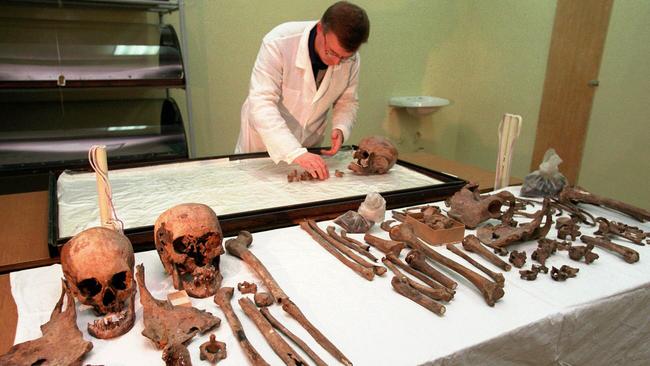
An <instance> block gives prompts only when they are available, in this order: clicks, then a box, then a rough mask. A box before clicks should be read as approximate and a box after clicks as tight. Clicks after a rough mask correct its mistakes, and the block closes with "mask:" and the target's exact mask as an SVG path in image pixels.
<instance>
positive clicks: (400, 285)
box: [390, 276, 446, 315]
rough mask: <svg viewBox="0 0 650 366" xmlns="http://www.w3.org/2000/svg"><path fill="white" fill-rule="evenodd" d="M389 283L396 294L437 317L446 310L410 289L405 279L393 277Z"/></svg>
mask: <svg viewBox="0 0 650 366" xmlns="http://www.w3.org/2000/svg"><path fill="white" fill-rule="evenodd" d="M390 283H391V285H393V288H394V289H395V291H397V293H399V294H400V295H402V296H404V297H406V298H408V299H410V300H412V301H414V302H415V303H417V304H419V305H420V306H422V307H424V308H425V309H427V310H429V311H430V312H432V313H434V314H437V315H442V314H444V313H445V310H446V309H445V307H444V306H443V305H441V304H440V303H438V302H436V301H434V300H432V299H431V298H429V297H427V296H425V295H423V294H422V293H421V292H420V291H418V290H416V289H415V288H413V287H411V285H409V283H408V281H407V280H406V277H400V276H394V277H393V279H392V280H391V281H390Z"/></svg>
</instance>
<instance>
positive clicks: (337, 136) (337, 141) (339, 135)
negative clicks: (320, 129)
mask: <svg viewBox="0 0 650 366" xmlns="http://www.w3.org/2000/svg"><path fill="white" fill-rule="evenodd" d="M341 145H343V131H341V130H339V129H338V128H334V129H332V147H331V148H330V149H329V150H325V149H323V150H321V151H320V153H321V154H323V155H325V156H332V155H334V154H336V153H337V152H338V151H339V149H340V148H341Z"/></svg>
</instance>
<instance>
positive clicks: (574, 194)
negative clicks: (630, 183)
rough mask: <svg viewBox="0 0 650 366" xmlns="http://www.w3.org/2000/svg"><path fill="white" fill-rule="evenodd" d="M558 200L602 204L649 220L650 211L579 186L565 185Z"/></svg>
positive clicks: (640, 219) (638, 218) (640, 218)
mask: <svg viewBox="0 0 650 366" xmlns="http://www.w3.org/2000/svg"><path fill="white" fill-rule="evenodd" d="M559 197H560V202H580V203H588V204H592V205H596V206H604V207H607V208H610V209H612V210H616V211H619V212H622V213H624V214H627V215H630V216H632V217H634V218H635V219H637V220H638V221H640V222H645V221H650V211H648V210H644V209H642V208H639V207H635V206H632V205H630V204H627V203H625V202H621V201H617V200H614V199H611V198H607V197H603V196H598V195H596V194H593V193H591V192H588V191H586V190H584V189H582V188H580V187H569V186H566V187H564V189H563V190H562V192H560V194H559Z"/></svg>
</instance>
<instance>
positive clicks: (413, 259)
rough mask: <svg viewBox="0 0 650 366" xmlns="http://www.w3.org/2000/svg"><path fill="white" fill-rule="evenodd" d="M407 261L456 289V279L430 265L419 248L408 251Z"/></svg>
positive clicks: (443, 283) (413, 266)
mask: <svg viewBox="0 0 650 366" xmlns="http://www.w3.org/2000/svg"><path fill="white" fill-rule="evenodd" d="M406 263H408V264H409V266H411V267H412V268H414V269H417V270H418V271H420V272H422V273H424V274H426V275H427V276H429V277H431V278H433V279H434V280H436V281H438V282H440V283H441V284H442V285H443V286H445V287H446V288H448V289H450V290H454V289H455V288H456V287H457V286H458V283H456V281H454V280H452V279H451V278H449V277H447V276H446V275H445V274H443V273H442V272H440V271H438V270H437V269H435V268H433V267H432V266H431V265H429V264H428V263H427V261H426V259H425V257H424V254H422V252H420V251H418V250H411V251H410V252H408V254H407V255H406Z"/></svg>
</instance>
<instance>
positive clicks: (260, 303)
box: [253, 292, 274, 308]
mask: <svg viewBox="0 0 650 366" xmlns="http://www.w3.org/2000/svg"><path fill="white" fill-rule="evenodd" d="M253 300H254V301H255V305H257V307H260V308H261V307H265V306H271V305H273V302H274V299H273V295H271V294H270V293H268V292H258V293H256V294H255V296H253Z"/></svg>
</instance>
